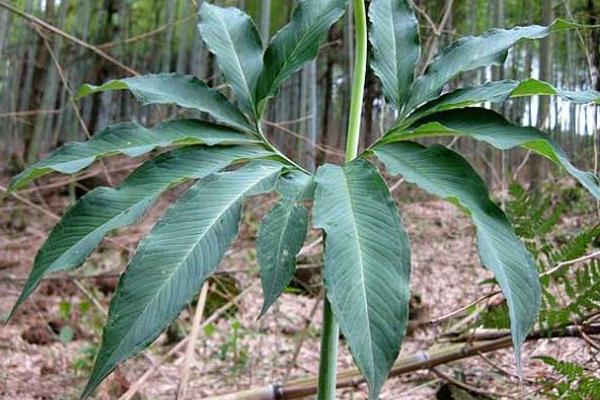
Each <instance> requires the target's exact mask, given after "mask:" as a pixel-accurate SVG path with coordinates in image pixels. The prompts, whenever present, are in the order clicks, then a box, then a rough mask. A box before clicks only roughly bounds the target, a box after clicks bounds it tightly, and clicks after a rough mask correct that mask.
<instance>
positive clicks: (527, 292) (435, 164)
mask: <svg viewBox="0 0 600 400" xmlns="http://www.w3.org/2000/svg"><path fill="white" fill-rule="evenodd" d="M374 152H375V154H376V155H377V157H378V158H379V159H380V160H381V161H383V163H384V164H385V166H386V168H387V170H388V171H389V172H390V173H391V174H394V175H397V174H401V175H402V176H403V177H404V178H405V179H406V180H407V181H408V182H412V183H414V184H416V185H418V186H419V187H421V188H422V189H424V190H426V191H427V192H429V193H432V194H434V195H436V196H439V197H442V198H445V199H448V200H450V201H451V202H453V203H458V205H459V206H460V207H461V208H462V209H464V210H466V211H467V213H468V214H469V215H470V217H471V218H472V220H473V223H474V224H475V226H476V228H477V245H478V247H479V254H480V257H481V261H482V264H483V265H484V266H485V267H487V268H489V269H490V270H491V271H492V272H494V274H495V276H496V279H497V281H498V283H499V284H500V287H501V288H502V291H503V293H504V296H505V298H506V300H507V303H508V306H509V314H510V319H511V333H512V338H513V344H514V350H515V356H516V360H517V365H518V367H519V368H520V365H521V346H522V344H523V343H524V341H525V338H526V336H527V334H528V333H529V331H530V330H531V328H532V327H533V325H534V323H535V320H536V319H537V315H538V312H539V308H540V304H541V288H540V284H539V279H538V273H537V267H536V265H535V261H534V260H533V257H532V256H531V254H529V252H528V251H527V249H526V248H525V246H524V244H523V243H522V242H521V240H520V239H519V238H518V237H517V235H516V234H515V232H514V229H513V228H512V226H511V224H510V222H509V221H508V219H507V218H506V216H505V215H504V213H503V212H502V210H501V209H500V208H499V207H498V206H497V205H496V204H495V203H494V202H492V201H491V200H490V197H489V192H488V190H487V187H486V186H485V183H484V182H483V180H482V179H481V178H480V177H479V175H477V173H476V172H475V171H474V170H473V168H472V167H471V166H470V165H469V163H468V162H467V161H466V160H465V159H464V158H462V157H461V156H460V155H458V154H457V153H455V152H453V151H452V150H450V149H448V148H446V147H444V146H440V145H434V146H430V147H424V146H421V145H420V144H417V143H413V142H398V143H389V144H383V145H380V146H378V147H376V148H375V150H374Z"/></svg>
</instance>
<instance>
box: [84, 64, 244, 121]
mask: <svg viewBox="0 0 600 400" xmlns="http://www.w3.org/2000/svg"><path fill="white" fill-rule="evenodd" d="M127 89H128V90H130V91H131V93H132V94H133V95H134V96H135V97H136V99H138V100H139V101H140V102H141V103H142V104H144V105H149V104H175V105H178V106H180V107H185V108H193V109H196V110H199V111H202V112H206V113H208V114H210V115H211V116H212V117H214V118H215V119H216V120H217V121H219V122H221V123H223V124H226V125H229V126H232V127H234V128H238V129H242V130H251V131H252V130H254V127H253V126H252V125H251V124H250V123H249V122H248V120H247V119H246V117H245V116H244V114H242V113H241V112H240V110H238V108H237V107H235V106H234V105H233V104H231V103H230V102H229V101H228V100H227V98H226V97H225V96H223V95H222V94H221V93H219V92H218V91H217V90H215V89H211V88H209V87H208V86H206V84H205V83H204V82H202V81H200V80H199V79H198V78H196V77H194V76H191V75H182V74H178V73H162V74H148V75H141V76H134V77H131V78H124V79H119V80H113V81H109V82H106V83H104V84H102V85H100V86H95V85H90V84H85V85H83V86H81V87H80V88H79V91H78V93H77V97H78V98H81V97H84V96H88V95H90V94H93V93H101V92H106V91H111V90H127Z"/></svg>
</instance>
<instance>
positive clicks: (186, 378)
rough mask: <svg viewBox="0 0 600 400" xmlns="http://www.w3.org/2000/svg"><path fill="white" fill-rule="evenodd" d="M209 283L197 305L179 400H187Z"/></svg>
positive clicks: (182, 373)
mask: <svg viewBox="0 0 600 400" xmlns="http://www.w3.org/2000/svg"><path fill="white" fill-rule="evenodd" d="M208 287H209V284H208V282H206V283H204V286H202V290H201V291H200V296H199V297H198V304H197V305H196V312H195V313H194V319H193V321H192V329H191V331H190V334H189V336H188V341H187V346H186V349H185V358H184V361H183V367H182V368H181V379H180V381H179V385H178V387H177V395H176V399H177V400H185V396H186V394H187V385H188V381H189V378H190V369H191V366H192V363H193V362H194V353H195V352H196V339H197V338H198V332H199V331H200V323H201V322H202V315H203V314H204V306H205V305H206V296H207V294H208Z"/></svg>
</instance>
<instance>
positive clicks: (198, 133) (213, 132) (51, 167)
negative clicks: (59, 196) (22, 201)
mask: <svg viewBox="0 0 600 400" xmlns="http://www.w3.org/2000/svg"><path fill="white" fill-rule="evenodd" d="M257 142H259V141H258V139H255V138H254V137H252V136H249V135H245V134H243V133H241V132H237V131H234V130H232V129H231V128H224V127H222V126H219V125H214V124H211V123H208V122H202V121H198V120H194V119H176V120H171V121H167V122H163V123H161V124H158V125H157V126H155V127H153V128H145V127H143V126H142V125H140V124H137V123H134V122H124V123H119V124H116V125H112V126H109V127H108V128H105V129H103V130H102V131H100V132H99V133H97V134H96V135H94V136H93V137H92V138H91V139H90V140H88V141H87V142H76V143H68V144H66V145H64V146H62V147H61V148H59V149H58V150H56V151H55V152H54V153H52V154H51V155H50V156H48V157H47V158H45V159H43V160H41V161H38V162H36V163H35V164H33V165H31V166H29V167H27V168H26V169H25V170H24V171H23V172H21V173H20V174H18V175H17V176H15V177H14V178H13V180H12V181H11V184H10V190H16V189H18V188H20V187H23V186H24V185H26V184H27V183H29V182H31V181H33V180H34V179H37V178H39V177H41V176H44V175H46V174H49V173H51V172H53V171H56V172H60V173H63V174H74V173H76V172H79V171H81V170H82V169H84V168H86V167H87V166H89V165H90V164H92V163H93V162H94V161H96V160H97V159H99V158H102V157H107V156H113V155H116V154H123V155H127V156H130V157H137V156H140V155H142V154H145V153H148V152H149V151H151V150H154V149H155V148H157V147H166V146H172V145H190V144H200V143H203V144H207V145H215V144H247V143H257Z"/></svg>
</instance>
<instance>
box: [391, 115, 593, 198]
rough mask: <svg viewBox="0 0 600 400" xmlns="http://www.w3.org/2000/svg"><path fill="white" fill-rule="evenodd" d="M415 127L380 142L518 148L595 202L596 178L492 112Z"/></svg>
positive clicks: (550, 143) (540, 137)
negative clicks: (451, 140)
mask: <svg viewBox="0 0 600 400" xmlns="http://www.w3.org/2000/svg"><path fill="white" fill-rule="evenodd" d="M416 125H417V126H413V127H410V128H408V129H407V130H399V131H392V132H391V133H390V134H388V135H387V136H386V137H384V139H383V141H382V142H394V141H401V140H411V139H416V138H421V137H430V136H454V135H460V136H467V137H471V138H473V139H476V140H481V141H484V142H487V143H489V144H491V145H492V146H494V147H496V148H498V149H500V150H508V149H511V148H513V147H518V146H520V147H523V148H525V149H528V150H531V151H533V152H535V153H537V154H539V155H541V156H544V157H546V158H547V159H549V160H551V161H552V162H554V163H555V164H558V165H561V166H562V167H563V168H564V169H565V170H566V171H567V172H568V173H569V174H571V175H572V176H573V177H574V178H575V179H577V180H578V181H579V182H580V183H581V184H582V185H583V186H584V187H585V188H586V189H587V190H588V191H589V192H590V193H591V194H592V195H593V196H594V197H595V198H597V199H598V198H600V186H599V184H598V178H597V177H596V175H595V174H594V173H592V172H586V171H581V170H579V169H577V168H576V167H575V166H574V165H573V164H572V163H571V161H569V157H568V156H567V154H566V153H565V151H564V150H563V149H562V148H561V147H560V146H559V145H558V144H557V143H556V142H555V141H554V140H552V138H550V137H548V136H546V135H545V134H544V133H542V132H540V131H539V130H537V129H535V128H533V127H520V126H516V125H513V124H512V123H510V122H509V121H507V120H506V119H505V118H504V117H503V116H502V115H500V114H498V113H496V112H494V111H491V110H487V109H485V108H478V107H470V108H464V109H457V110H450V111H444V112H440V113H436V114H432V115H430V116H428V117H426V118H424V119H422V120H419V122H418V123H417V124H416Z"/></svg>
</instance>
